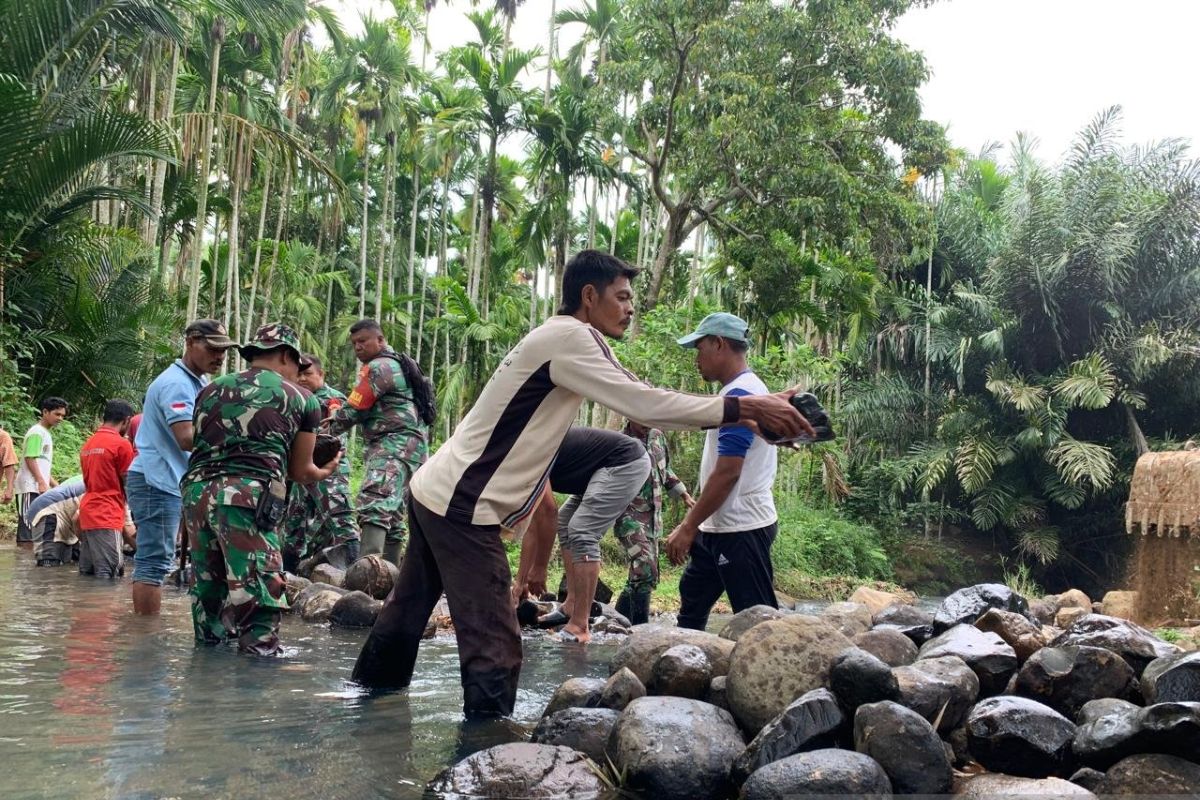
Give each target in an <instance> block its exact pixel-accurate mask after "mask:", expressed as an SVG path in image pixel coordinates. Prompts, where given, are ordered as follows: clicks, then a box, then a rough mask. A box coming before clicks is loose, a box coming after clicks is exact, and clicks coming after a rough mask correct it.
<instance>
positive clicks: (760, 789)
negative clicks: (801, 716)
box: [740, 750, 892, 800]
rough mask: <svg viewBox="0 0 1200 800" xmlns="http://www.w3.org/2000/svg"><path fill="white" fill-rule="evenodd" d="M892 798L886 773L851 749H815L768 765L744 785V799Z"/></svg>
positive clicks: (867, 758)
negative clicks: (814, 797) (813, 797)
mask: <svg viewBox="0 0 1200 800" xmlns="http://www.w3.org/2000/svg"><path fill="white" fill-rule="evenodd" d="M812 796H816V797H863V798H875V800H882V799H883V798H891V796H892V784H891V781H889V780H888V776H887V773H885V772H884V771H883V767H881V766H879V764H878V763H876V762H875V760H874V759H872V758H871V757H870V756H864V755H863V754H862V753H855V752H853V751H850V750H813V751H812V752H811V753H800V754H798V755H794V756H788V757H787V758H785V759H783V760H782V761H776V762H774V763H773V764H767V765H766V766H765V767H763V768H762V769H760V770H758V771H757V772H755V773H754V774H753V775H751V776H750V778H749V780H747V781H746V783H745V785H744V786H743V787H742V794H741V796H740V797H741V800H784V798H793V797H812Z"/></svg>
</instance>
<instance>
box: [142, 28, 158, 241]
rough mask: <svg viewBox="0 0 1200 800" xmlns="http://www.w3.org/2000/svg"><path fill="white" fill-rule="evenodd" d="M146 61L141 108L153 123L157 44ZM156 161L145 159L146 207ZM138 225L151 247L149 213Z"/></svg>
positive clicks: (154, 231) (156, 82)
mask: <svg viewBox="0 0 1200 800" xmlns="http://www.w3.org/2000/svg"><path fill="white" fill-rule="evenodd" d="M147 61H148V62H149V65H150V69H149V73H150V76H149V82H150V85H149V86H148V87H146V96H145V109H143V110H144V112H145V115H146V120H147V121H148V122H150V123H151V124H153V123H154V122H156V121H157V114H158V69H159V63H158V47H157V45H151V50H150V58H149V59H147ZM157 163H158V160H157V159H153V158H151V159H148V160H147V161H146V186H145V188H144V189H143V190H142V195H143V197H144V198H145V201H146V206H147V207H149V206H150V202H151V200H152V199H153V194H154V169H155V165H156V164H157ZM140 227H141V230H140V233H141V236H142V241H143V242H145V243H146V246H147V247H153V246H154V240H155V238H156V237H155V233H156V231H157V227H156V226H155V225H153V224H152V222H151V219H150V214H149V213H146V214H144V215H143V216H142V220H141V226H140Z"/></svg>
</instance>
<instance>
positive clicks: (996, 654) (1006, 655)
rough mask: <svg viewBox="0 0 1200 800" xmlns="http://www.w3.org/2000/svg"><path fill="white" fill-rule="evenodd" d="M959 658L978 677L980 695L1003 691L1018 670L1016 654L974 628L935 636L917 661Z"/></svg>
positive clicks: (994, 638)
mask: <svg viewBox="0 0 1200 800" xmlns="http://www.w3.org/2000/svg"><path fill="white" fill-rule="evenodd" d="M942 656H958V657H959V658H961V659H962V660H963V661H965V662H966V664H967V666H968V667H970V668H971V671H973V672H974V673H975V675H976V677H978V678H979V694H980V696H982V697H989V696H991V695H994V694H999V693H1000V692H1002V691H1004V687H1005V686H1007V685H1008V681H1009V679H1010V678H1012V676H1013V673H1015V672H1016V671H1017V654H1016V652H1015V651H1014V650H1013V649H1012V648H1011V647H1009V646H1008V645H1007V644H1005V643H1004V640H1003V639H1001V638H1000V637H999V636H997V635H996V634H994V633H984V632H983V631H981V630H979V629H978V628H976V627H975V626H974V625H955V626H954V627H953V628H951V629H949V630H948V631H946V632H945V633H942V634H941V635H939V636H935V637H934V638H932V639H930V640H929V641H928V642H926V643H925V644H923V645H921V650H920V652H919V653H918V654H917V659H918V660H920V659H923V658H940V657H942Z"/></svg>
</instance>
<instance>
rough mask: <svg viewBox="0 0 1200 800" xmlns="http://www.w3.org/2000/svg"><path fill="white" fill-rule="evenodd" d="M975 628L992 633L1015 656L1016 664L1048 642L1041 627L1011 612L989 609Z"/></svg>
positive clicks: (976, 622) (1022, 661)
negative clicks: (1009, 648)
mask: <svg viewBox="0 0 1200 800" xmlns="http://www.w3.org/2000/svg"><path fill="white" fill-rule="evenodd" d="M975 627H976V628H978V629H979V630H981V631H984V632H986V633H994V634H996V635H997V636H999V637H1000V638H1001V639H1003V640H1004V643H1005V644H1007V645H1008V646H1009V647H1011V648H1012V649H1013V652H1015V653H1016V654H1017V662H1018V663H1021V664H1024V663H1025V660H1026V659H1028V658H1029V657H1030V656H1031V655H1033V654H1034V653H1036V652H1037V651H1038V650H1040V649H1041V648H1043V647H1045V646H1046V642H1047V641H1049V639H1048V638H1047V636H1046V635H1045V634H1044V633H1043V632H1042V626H1041V625H1038V624H1037V623H1035V622H1030V621H1029V619H1028V618H1027V617H1025V616H1022V615H1021V614H1015V613H1013V612H1012V611H1001V610H1000V609H998V608H989V609H988V610H987V611H985V612H983V616H981V617H980V618H979V619H977V620H975Z"/></svg>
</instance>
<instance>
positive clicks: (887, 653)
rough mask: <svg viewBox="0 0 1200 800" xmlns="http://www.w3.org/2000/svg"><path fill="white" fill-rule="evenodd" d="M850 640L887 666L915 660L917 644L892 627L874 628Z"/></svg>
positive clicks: (902, 664)
mask: <svg viewBox="0 0 1200 800" xmlns="http://www.w3.org/2000/svg"><path fill="white" fill-rule="evenodd" d="M851 641H853V642H854V645H855V646H856V647H858V648H859V649H860V650H866V651H867V652H868V653H870V654H871V655H873V656H875V657H876V658H878V659H879V660H880V661H882V662H883V663H885V664H887V665H888V666H889V667H903V666H905V665H906V664H911V663H912V662H914V661H916V660H917V646H916V645H915V644H913V640H912V639H910V638H908V637H907V636H905V635H904V634H903V633H901V632H900V631H898V630H895V629H892V628H874V629H873V630H869V631H866V632H865V633H860V634H858V635H857V636H855V637H854V638H853V639H852V640H851Z"/></svg>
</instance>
